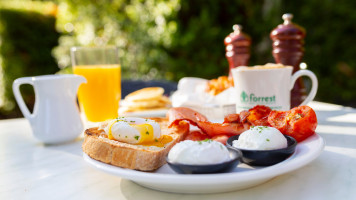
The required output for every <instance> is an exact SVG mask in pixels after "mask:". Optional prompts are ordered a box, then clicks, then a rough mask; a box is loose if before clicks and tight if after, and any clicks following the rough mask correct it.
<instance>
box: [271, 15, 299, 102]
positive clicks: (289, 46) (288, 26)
mask: <svg viewBox="0 0 356 200" xmlns="http://www.w3.org/2000/svg"><path fill="white" fill-rule="evenodd" d="M282 18H283V20H284V23H283V24H280V25H278V26H277V27H276V28H275V29H273V30H272V32H271V34H270V37H271V39H272V41H273V43H272V46H273V57H274V59H275V61H276V63H281V64H283V65H291V66H293V73H294V72H296V71H298V70H299V69H300V68H299V64H300V62H301V61H302V58H303V55H304V38H305V30H304V28H302V27H300V26H299V25H297V24H294V23H293V22H292V18H293V15H292V14H284V15H283V16H282ZM305 98H306V91H305V86H304V83H303V80H302V79H301V78H299V79H298V80H297V81H296V84H295V85H294V88H293V89H292V91H291V108H293V107H296V106H299V105H300V104H301V103H302V102H303V100H304V99H305Z"/></svg>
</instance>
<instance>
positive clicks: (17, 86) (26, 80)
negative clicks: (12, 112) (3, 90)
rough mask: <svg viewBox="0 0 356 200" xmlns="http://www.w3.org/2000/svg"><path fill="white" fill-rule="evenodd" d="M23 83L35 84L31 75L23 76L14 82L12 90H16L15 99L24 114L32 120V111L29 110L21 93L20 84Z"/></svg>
mask: <svg viewBox="0 0 356 200" xmlns="http://www.w3.org/2000/svg"><path fill="white" fill-rule="evenodd" d="M22 84H30V85H32V86H34V85H33V80H32V78H31V77H23V78H18V79H16V80H15V81H14V83H13V84H12V91H13V92H14V95H15V99H16V101H17V103H18V105H19V107H20V109H21V112H22V114H23V115H24V116H25V117H26V118H27V119H28V120H31V119H32V118H33V115H32V114H31V113H30V111H29V110H28V108H27V106H26V104H25V102H24V100H23V98H22V95H21V93H20V86H21V85H22Z"/></svg>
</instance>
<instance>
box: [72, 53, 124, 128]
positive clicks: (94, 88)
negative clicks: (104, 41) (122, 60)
mask: <svg viewBox="0 0 356 200" xmlns="http://www.w3.org/2000/svg"><path fill="white" fill-rule="evenodd" d="M71 58H72V67H73V73H74V74H78V75H82V76H84V77H85V78H86V79H87V83H86V84H82V85H81V86H80V87H79V91H78V100H79V105H80V109H81V111H82V112H83V113H84V116H85V118H86V120H87V121H89V122H101V121H105V120H108V119H113V118H117V117H118V109H119V101H120V99H121V67H120V64H119V58H118V51H117V48H116V47H114V46H105V47H72V48H71Z"/></svg>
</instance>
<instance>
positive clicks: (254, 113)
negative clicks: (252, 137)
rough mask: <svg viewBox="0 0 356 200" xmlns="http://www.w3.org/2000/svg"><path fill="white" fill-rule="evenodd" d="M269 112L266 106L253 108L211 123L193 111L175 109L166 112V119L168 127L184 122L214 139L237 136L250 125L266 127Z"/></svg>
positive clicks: (181, 108) (182, 108) (180, 108)
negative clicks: (220, 136) (223, 136)
mask: <svg viewBox="0 0 356 200" xmlns="http://www.w3.org/2000/svg"><path fill="white" fill-rule="evenodd" d="M270 112H271V109H270V108H268V107H266V106H255V107H254V108H252V109H250V110H248V111H242V112H241V113H240V114H231V115H227V116H226V117H225V119H224V122H223V123H213V122H210V121H209V120H208V119H207V118H206V117H205V116H204V115H202V114H200V113H199V112H197V111H195V110H193V109H190V108H185V107H176V108H171V109H170V110H169V111H168V113H167V117H168V119H169V124H170V125H169V126H173V124H178V123H179V122H180V121H182V120H186V121H189V122H190V124H192V125H194V126H197V127H198V128H200V130H201V131H202V132H204V133H205V134H207V135H209V136H210V137H214V136H217V135H230V136H231V135H239V134H241V133H242V132H244V131H246V130H248V129H249V128H250V126H252V125H253V126H266V125H268V121H267V119H268V114H269V113H270Z"/></svg>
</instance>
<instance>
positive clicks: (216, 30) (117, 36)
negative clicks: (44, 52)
mask: <svg viewBox="0 0 356 200" xmlns="http://www.w3.org/2000/svg"><path fill="white" fill-rule="evenodd" d="M104 2H105V1H94V0H76V1H69V0H60V1H59V5H60V6H59V8H60V9H59V15H58V23H57V25H58V28H59V29H60V30H61V31H63V32H64V33H66V34H65V35H63V36H62V37H61V39H60V46H59V47H58V48H57V49H56V51H55V52H56V56H57V58H58V60H59V63H60V66H62V67H66V66H70V58H69V53H68V50H69V47H70V46H73V45H105V44H114V45H117V46H118V47H119V48H120V58H121V64H122V66H123V68H122V69H123V77H124V78H134V79H137V78H141V79H153V78H165V79H168V80H174V81H178V80H179V79H180V78H182V77H184V76H195V77H202V78H209V79H210V78H216V77H217V76H220V75H226V74H227V71H228V63H227V61H226V58H225V46H224V44H223V40H224V38H225V37H226V36H227V35H228V34H229V33H230V32H232V29H231V27H232V25H233V24H241V25H242V26H243V27H244V31H245V32H246V33H248V34H249V35H250V36H251V37H252V40H253V43H252V49H251V59H250V65H256V64H264V63H267V62H274V60H273V57H272V54H271V51H272V47H271V40H270V38H269V34H270V32H271V30H272V29H274V28H275V27H276V26H277V25H278V24H281V23H282V22H283V21H282V19H281V16H282V15H283V14H284V13H293V14H294V19H293V21H294V22H295V23H297V24H299V25H301V26H303V27H304V28H305V29H306V30H307V36H306V39H305V56H304V59H303V62H305V63H306V64H307V65H308V68H309V69H310V70H312V71H314V72H315V73H316V74H317V76H318V78H319V83H320V84H319V90H318V94H317V97H316V99H317V100H321V101H326V102H333V103H340V104H344V105H352V106H356V93H355V92H353V88H356V78H355V75H356V74H355V68H356V65H355V64H356V63H355V62H356V59H355V58H354V50H353V49H352V48H350V45H351V44H353V43H355V42H356V41H355V40H356V38H355V37H354V35H355V28H356V27H355V26H354V25H353V22H354V19H355V18H356V14H355V13H354V12H353V8H354V7H356V3H355V2H353V1H346V0H341V1H336V0H330V1H324V2H319V1H315V0H312V1H307V0H302V1H282V0H264V1H257V0H245V1H227V0H222V1H214V0H204V1H203V0H195V1H189V0H180V1H178V0H166V1H163V0H147V1H139V0H113V1H110V3H104ZM316 11H317V13H316ZM330 94H333V95H330Z"/></svg>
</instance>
